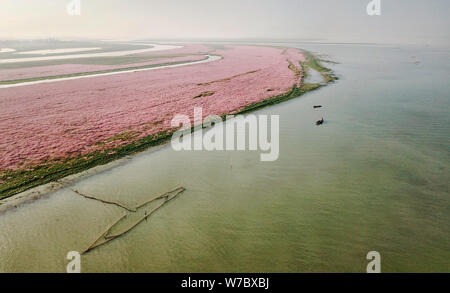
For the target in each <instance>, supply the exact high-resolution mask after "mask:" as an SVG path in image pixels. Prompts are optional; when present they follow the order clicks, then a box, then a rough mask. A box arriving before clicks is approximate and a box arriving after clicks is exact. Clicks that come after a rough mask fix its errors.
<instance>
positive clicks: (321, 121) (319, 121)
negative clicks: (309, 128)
mask: <svg viewBox="0 0 450 293" xmlns="http://www.w3.org/2000/svg"><path fill="white" fill-rule="evenodd" d="M323 122H324V120H323V118H322V119H320V120H318V121H317V122H316V125H322V124H323Z"/></svg>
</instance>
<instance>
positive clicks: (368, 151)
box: [0, 44, 450, 272]
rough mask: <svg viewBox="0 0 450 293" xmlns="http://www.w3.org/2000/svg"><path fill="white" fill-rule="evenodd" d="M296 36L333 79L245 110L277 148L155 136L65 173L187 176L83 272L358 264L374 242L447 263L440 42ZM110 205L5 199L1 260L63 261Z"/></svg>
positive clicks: (416, 265)
mask: <svg viewBox="0 0 450 293" xmlns="http://www.w3.org/2000/svg"><path fill="white" fill-rule="evenodd" d="M292 45H293V46H295V44H292ZM297 46H299V47H301V48H305V49H308V50H310V51H313V52H317V53H325V54H328V55H330V57H331V58H332V59H333V60H335V61H339V62H341V64H339V65H331V66H332V68H333V69H334V70H335V72H336V73H337V74H338V75H339V76H340V80H339V81H338V82H337V83H335V84H333V85H330V86H327V87H324V88H322V89H320V90H318V91H315V92H311V93H309V94H307V95H304V96H302V97H300V98H298V99H293V100H290V101H288V102H285V103H282V104H279V105H276V106H272V107H268V108H265V109H263V110H260V111H258V112H255V113H256V114H278V115H280V157H279V159H278V160H277V161H275V162H260V161H259V154H258V153H257V152H237V151H236V152H206V151H205V152H175V151H173V150H172V149H171V148H170V147H164V148H162V149H160V150H157V151H149V152H146V153H142V154H139V155H137V156H135V157H134V158H132V159H130V160H127V161H125V162H124V163H122V164H120V165H119V166H117V167H114V168H111V169H109V170H107V171H104V172H101V173H98V174H95V175H93V176H90V177H88V178H85V179H83V180H81V181H79V182H77V183H75V184H74V185H73V186H71V187H72V188H75V189H77V190H79V191H81V192H85V193H89V194H94V195H95V196H98V197H101V198H104V199H108V200H114V201H120V202H121V203H123V204H126V205H127V206H128V205H129V206H135V205H137V204H139V203H141V202H144V201H145V200H146V199H148V198H149V196H151V195H156V194H159V193H163V192H166V191H168V190H171V189H173V188H175V187H177V186H184V187H186V189H187V190H186V191H185V192H184V193H182V194H180V195H179V196H178V197H177V198H176V199H174V200H173V201H170V202H169V203H167V204H166V205H165V206H164V207H163V208H161V209H160V210H158V211H157V212H156V213H155V214H154V215H153V216H152V217H151V218H149V219H148V221H147V222H143V223H142V224H140V225H139V226H137V227H136V228H135V229H133V230H132V231H131V232H129V233H128V234H126V235H124V236H122V237H120V238H118V239H116V240H113V241H111V242H109V243H107V244H105V245H104V246H101V247H98V248H97V249H95V250H93V251H91V252H89V253H88V254H85V255H83V256H82V259H81V260H82V272H341V271H345V272H365V269H366V265H367V261H366V254H367V252H369V251H372V250H376V251H378V252H380V254H381V258H382V259H381V269H382V271H383V272H436V271H437V272H450V268H449V261H450V248H449V247H450V245H449V244H450V243H449V240H450V238H449V235H450V224H449V223H450V216H449V211H450V197H449V182H450V180H449V179H450V178H449V177H450V176H449V174H450V172H449V162H450V157H449V135H450V129H449V122H450V121H449V120H450V116H449V113H448V109H449V106H450V88H449V86H448V73H449V72H450V65H449V63H448V60H449V55H450V53H449V51H448V50H437V49H432V48H414V47H383V46H356V45H319V44H316V45H311V44H297ZM415 61H420V63H418V64H414V63H413V62H415ZM316 104H321V105H323V106H324V107H323V108H321V109H320V110H313V109H312V106H313V105H316ZM322 116H323V117H324V118H325V120H326V124H325V125H324V126H323V127H316V126H315V125H314V121H315V120H317V119H320V118H321V117H322ZM122 212H123V210H122V209H121V208H119V207H116V206H110V205H105V204H102V203H100V202H97V201H93V200H89V199H86V198H83V197H81V196H79V195H77V194H76V193H74V192H72V191H71V190H69V189H63V190H59V191H57V192H55V193H53V194H49V195H47V196H45V197H43V198H41V199H39V200H37V201H34V202H32V203H30V204H26V205H23V206H21V207H19V208H17V209H15V210H14V211H9V212H7V213H4V214H2V215H0V271H2V272H30V271H31V272H64V271H65V266H66V264H67V261H66V260H65V256H66V254H67V252H68V251H71V250H77V251H82V250H83V249H85V248H87V247H88V246H89V245H90V244H91V243H92V242H93V241H94V240H95V239H96V238H97V237H98V236H99V234H101V233H102V232H103V231H104V230H105V229H106V227H108V225H110V224H111V223H112V222H114V221H115V220H116V219H117V218H118V217H119V216H120V215H121V213H122Z"/></svg>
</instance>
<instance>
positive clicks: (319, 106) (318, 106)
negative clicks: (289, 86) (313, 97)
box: [313, 105, 322, 109]
mask: <svg viewBox="0 0 450 293" xmlns="http://www.w3.org/2000/svg"><path fill="white" fill-rule="evenodd" d="M313 108H314V109H317V108H322V105H314V106H313Z"/></svg>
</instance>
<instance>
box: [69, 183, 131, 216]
mask: <svg viewBox="0 0 450 293" xmlns="http://www.w3.org/2000/svg"><path fill="white" fill-rule="evenodd" d="M70 190H72V191H73V192H75V193H76V194H79V195H81V196H82V197H85V198H88V199H93V200H97V201H99V202H102V203H106V204H112V205H115V206H118V207H121V208H123V209H125V210H127V211H129V212H136V210H133V209H130V208H129V207H126V206H124V205H122V204H120V203H117V202H114V201H108V200H104V199H101V198H98V197H95V196H92V195H87V194H83V193H81V192H79V191H78V190H77V189H72V188H70Z"/></svg>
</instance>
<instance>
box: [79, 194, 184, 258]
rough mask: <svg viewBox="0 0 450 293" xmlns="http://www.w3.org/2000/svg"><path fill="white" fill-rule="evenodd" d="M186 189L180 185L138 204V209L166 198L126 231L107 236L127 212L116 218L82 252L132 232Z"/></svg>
mask: <svg viewBox="0 0 450 293" xmlns="http://www.w3.org/2000/svg"><path fill="white" fill-rule="evenodd" d="M185 190H186V189H185V188H184V187H178V188H175V189H174V190H171V191H168V192H166V193H163V194H161V195H158V196H156V197H154V198H153V199H151V200H149V201H147V202H144V203H143V204H140V205H138V206H137V207H136V209H138V208H141V207H143V206H144V205H146V204H148V203H150V202H153V201H155V200H158V199H164V201H163V202H162V203H161V204H159V205H158V206H157V207H155V208H154V209H153V210H151V211H150V213H148V214H146V215H145V216H143V217H141V218H140V219H138V220H137V221H136V222H135V223H134V224H133V225H131V226H130V227H129V228H128V229H126V230H125V231H123V232H121V233H119V234H116V235H110V236H107V235H108V233H110V232H111V229H112V228H113V227H114V226H115V225H116V224H118V223H119V222H120V221H121V220H122V219H124V218H125V217H126V216H127V214H124V215H122V216H121V217H120V218H119V219H118V220H116V221H115V222H114V223H113V224H111V225H110V226H109V227H108V229H106V231H105V232H103V233H102V234H101V235H100V236H99V237H98V238H97V239H96V240H95V241H94V242H93V243H92V244H91V245H90V246H89V247H88V248H87V249H86V250H85V251H83V252H82V254H85V253H87V252H89V251H91V250H93V249H94V248H97V247H99V246H102V245H104V244H106V243H108V242H110V241H112V240H114V239H116V238H119V237H120V236H123V235H125V234H126V233H128V232H130V231H131V230H132V229H134V228H135V227H136V226H137V225H139V224H140V223H141V222H143V221H144V220H146V219H147V218H148V217H150V216H151V215H152V214H153V213H155V212H156V211H157V210H159V209H160V208H162V207H163V206H164V205H165V204H166V203H168V202H169V201H171V200H172V199H174V198H176V197H177V196H178V195H179V194H180V193H182V192H183V191H185ZM174 192H175V194H174V195H173V196H172V197H170V194H171V193H174ZM102 237H103V238H104V241H103V242H100V243H98V244H97V245H96V243H97V242H98V241H99V240H100V239H101V238H102Z"/></svg>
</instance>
